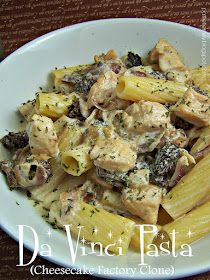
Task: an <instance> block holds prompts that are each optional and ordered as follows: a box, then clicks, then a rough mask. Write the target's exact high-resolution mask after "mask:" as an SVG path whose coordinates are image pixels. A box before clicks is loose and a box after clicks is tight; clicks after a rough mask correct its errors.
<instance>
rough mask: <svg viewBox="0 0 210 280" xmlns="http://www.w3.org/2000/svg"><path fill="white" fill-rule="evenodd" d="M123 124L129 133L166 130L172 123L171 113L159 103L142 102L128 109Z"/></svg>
mask: <svg viewBox="0 0 210 280" xmlns="http://www.w3.org/2000/svg"><path fill="white" fill-rule="evenodd" d="M126 113H127V116H126V115H124V117H123V122H124V125H125V127H126V129H127V131H128V132H136V133H143V132H147V131H154V130H157V128H165V127H167V125H168V124H169V123H170V116H169V111H168V110H167V109H166V107H165V106H164V105H162V104H160V103H157V102H150V101H140V102H138V103H136V102H135V103H133V104H132V105H130V106H129V107H128V108H127V109H126Z"/></svg>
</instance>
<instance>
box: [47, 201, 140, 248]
mask: <svg viewBox="0 0 210 280" xmlns="http://www.w3.org/2000/svg"><path fill="white" fill-rule="evenodd" d="M59 212H60V211H59V203H56V202H55V204H54V203H53V205H52V207H51V209H50V213H49V217H50V221H51V222H56V223H58V224H59V226H61V225H64V224H69V225H72V226H71V232H72V233H73V235H77V234H78V232H79V226H81V227H82V230H81V236H80V237H81V238H82V237H84V238H85V239H86V240H87V241H91V242H96V243H98V242H100V243H101V244H102V246H103V247H106V246H109V248H108V250H109V251H111V252H114V253H116V254H118V252H119V247H121V248H122V253H123V254H125V253H126V251H127V249H128V246H129V244H130V240H131V237H132V234H133V232H134V228H135V223H134V222H133V221H132V220H130V219H127V218H124V217H121V216H119V215H114V214H112V213H109V212H107V211H105V210H103V209H98V208H96V207H95V206H93V205H90V204H87V203H85V202H82V201H81V202H79V204H78V205H77V207H76V208H75V209H73V210H72V212H73V213H71V210H70V211H69V213H68V212H67V213H66V214H64V216H63V215H62V213H61V216H59ZM120 239H121V241H119V240H120ZM111 244H112V245H111ZM110 245H111V246H110Z"/></svg>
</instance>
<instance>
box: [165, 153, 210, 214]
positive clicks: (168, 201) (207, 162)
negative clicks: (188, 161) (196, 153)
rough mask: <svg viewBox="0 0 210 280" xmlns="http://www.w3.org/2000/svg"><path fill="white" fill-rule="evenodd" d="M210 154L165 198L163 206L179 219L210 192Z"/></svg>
mask: <svg viewBox="0 0 210 280" xmlns="http://www.w3.org/2000/svg"><path fill="white" fill-rule="evenodd" d="M209 166H210V154H208V155H207V156H206V157H205V158H203V159H202V160H201V161H199V162H198V163H197V164H196V165H195V166H194V167H193V169H191V171H190V172H189V173H187V175H185V176H184V177H182V179H181V180H180V181H179V183H178V184H177V185H176V186H175V187H174V188H173V189H172V190H171V191H170V192H169V193H167V195H166V196H165V197H164V198H163V201H162V206H163V208H164V209H165V210H166V211H167V212H168V214H169V215H170V216H171V217H172V218H173V219H177V218H179V217H181V216H182V215H183V214H185V213H187V212H189V211H190V210H191V209H193V208H194V207H196V206H197V205H199V204H200V201H202V200H203V199H204V198H205V197H206V196H207V195H208V194H209V192H210V172H209Z"/></svg>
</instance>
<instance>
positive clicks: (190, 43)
mask: <svg viewBox="0 0 210 280" xmlns="http://www.w3.org/2000/svg"><path fill="white" fill-rule="evenodd" d="M161 37H162V38H166V39H167V40H169V41H170V42H171V43H172V44H173V45H174V46H175V47H176V48H177V50H178V51H179V52H180V53H181V54H182V56H183V57H184V61H185V63H186V64H187V65H189V66H197V65H201V64H202V58H201V48H202V42H204V40H205V42H206V52H207V53H206V56H207V57H206V58H207V63H208V64H210V35H209V34H208V33H205V32H202V31H201V30H198V29H195V28H192V27H188V26H184V25H180V24H175V23H171V22H164V21H159V20H149V19H110V20H99V21H93V22H86V23H82V24H78V25H74V26H70V27H66V28H62V29H60V30H56V31H53V32H51V33H49V34H46V35H44V36H42V37H40V38H38V39H36V40H34V41H32V42H30V43H28V44H26V45H25V46H23V47H21V48H20V49H18V50H17V51H15V52H14V53H13V54H11V55H10V56H9V57H7V58H6V59H5V60H4V61H3V62H2V63H0V106H1V109H0V120H1V126H0V136H3V135H4V134H5V130H9V131H13V130H14V131H15V130H17V127H18V126H19V121H18V118H17V116H16V114H15V110H16V107H17V106H18V105H19V104H20V103H21V102H24V101H25V100H28V99H30V98H33V96H34V93H35V92H36V91H37V90H38V87H39V86H43V85H45V84H46V81H47V77H48V73H49V72H50V70H51V69H53V68H54V67H62V66H64V65H65V66H68V65H77V64H83V63H88V62H91V61H92V59H93V56H94V55H95V54H100V53H101V52H106V51H107V50H108V49H110V48H113V49H115V50H116V51H117V52H118V54H119V55H122V54H125V53H126V52H127V51H128V50H133V51H136V52H138V53H139V54H141V55H146V54H147V52H148V51H149V50H150V49H151V48H152V47H153V46H154V44H155V43H156V42H157V40H158V39H159V38H161ZM0 188H1V189H0V222H1V226H2V228H3V229H4V230H5V231H6V232H7V233H8V234H9V235H11V236H12V237H13V238H14V239H18V231H17V226H16V225H18V224H25V225H31V226H33V228H34V229H35V230H36V231H37V233H38V234H39V239H40V244H41V243H46V242H47V243H48V244H50V245H51V246H52V252H53V255H52V257H50V258H48V259H50V260H51V261H52V262H55V263H57V264H60V265H62V266H72V264H71V262H70V258H69V252H68V250H67V240H66V237H65V235H64V234H62V233H60V232H59V231H56V230H52V236H51V238H50V239H49V237H48V235H47V231H48V229H49V227H50V226H49V225H48V224H47V223H46V222H45V221H44V220H43V219H42V218H41V217H40V216H39V214H38V213H37V212H36V210H35V208H34V207H32V205H31V203H30V201H29V200H28V199H27V198H26V197H25V196H23V195H22V194H21V193H20V192H16V191H13V192H11V191H9V189H8V187H7V185H6V181H5V179H4V176H3V175H2V174H0ZM16 202H18V203H19V204H20V205H19V206H18V205H17V204H16ZM32 241H33V240H32V237H31V235H30V234H29V233H27V234H26V236H25V246H26V247H27V248H30V249H31V248H32V247H33V242H32ZM209 248H210V236H207V237H205V238H203V239H202V240H200V241H198V242H197V243H196V244H194V245H193V254H194V256H193V257H192V258H186V257H185V258H184V257H178V258H172V257H163V256H162V257H159V258H149V257H147V258H146V261H147V262H148V263H150V264H151V266H153V267H169V266H171V265H173V266H174V267H175V273H174V275H173V276H170V277H169V276H168V275H161V274H159V275H143V274H140V273H135V274H134V275H133V276H131V275H130V276H131V277H132V278H135V279H148V278H153V279H154V278H155V279H169V278H176V277H181V276H182V277H183V276H187V275H192V274H196V273H200V272H203V271H207V270H210V249H209ZM139 262H140V256H139V254H137V253H132V252H129V253H128V254H127V255H126V256H124V257H120V258H119V257H114V258H112V257H97V256H95V255H90V256H88V257H79V258H78V259H77V261H76V264H75V265H74V267H82V265H84V264H85V265H86V266H87V267H88V266H89V267H94V268H97V266H98V265H102V264H103V266H104V267H115V266H118V267H124V268H125V267H131V268H132V267H138V263H139ZM96 273H97V271H96ZM99 276H103V277H107V278H120V279H123V278H129V277H130V276H128V275H127V274H121V275H99Z"/></svg>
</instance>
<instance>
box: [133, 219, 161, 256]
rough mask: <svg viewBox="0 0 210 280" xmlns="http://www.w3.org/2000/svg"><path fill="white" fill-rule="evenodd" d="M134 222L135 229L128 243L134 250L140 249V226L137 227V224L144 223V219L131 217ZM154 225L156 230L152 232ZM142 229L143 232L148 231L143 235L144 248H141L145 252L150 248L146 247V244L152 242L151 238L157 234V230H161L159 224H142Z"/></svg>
mask: <svg viewBox="0 0 210 280" xmlns="http://www.w3.org/2000/svg"><path fill="white" fill-rule="evenodd" d="M132 220H134V221H135V222H136V227H135V230H134V234H133V235H132V238H131V243H130V246H131V248H133V249H134V250H135V251H141V246H142V244H141V241H140V240H141V239H140V234H141V233H142V232H141V230H140V228H139V225H144V224H145V223H144V221H142V220H140V219H137V218H135V219H132ZM154 227H156V229H157V232H155V233H154V232H153V228H154ZM144 230H145V232H148V233H144V235H143V238H144V243H143V244H144V248H143V251H144V252H147V251H148V250H149V249H150V248H149V247H148V245H150V244H152V243H153V240H154V238H155V237H156V236H157V234H158V232H159V231H160V230H161V226H159V225H149V226H148V225H144Z"/></svg>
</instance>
